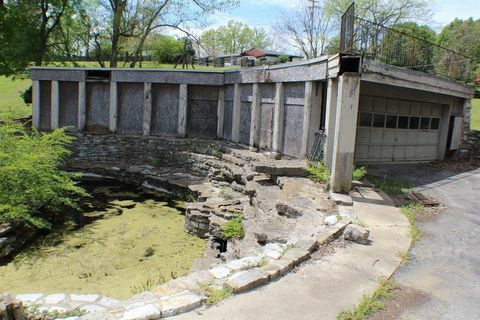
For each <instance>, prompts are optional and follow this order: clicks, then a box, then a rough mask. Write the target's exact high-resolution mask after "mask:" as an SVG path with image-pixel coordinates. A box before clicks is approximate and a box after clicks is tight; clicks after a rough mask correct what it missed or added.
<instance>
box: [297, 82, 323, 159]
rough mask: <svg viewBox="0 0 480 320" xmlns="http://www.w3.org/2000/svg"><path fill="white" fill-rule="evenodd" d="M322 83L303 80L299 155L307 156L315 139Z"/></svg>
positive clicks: (320, 107)
mask: <svg viewBox="0 0 480 320" xmlns="http://www.w3.org/2000/svg"><path fill="white" fill-rule="evenodd" d="M321 86H322V83H319V82H313V81H306V82H305V103H304V109H303V137H302V149H301V157H302V158H307V157H308V155H309V153H310V151H311V149H312V147H313V142H314V140H315V131H317V130H318V129H320V118H321V113H322V87H321Z"/></svg>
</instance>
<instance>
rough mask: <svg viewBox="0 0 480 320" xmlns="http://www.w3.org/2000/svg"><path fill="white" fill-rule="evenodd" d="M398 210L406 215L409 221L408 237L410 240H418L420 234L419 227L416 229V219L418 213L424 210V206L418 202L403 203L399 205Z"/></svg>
mask: <svg viewBox="0 0 480 320" xmlns="http://www.w3.org/2000/svg"><path fill="white" fill-rule="evenodd" d="M400 211H401V212H402V213H403V214H404V215H405V216H406V217H407V219H408V221H409V222H410V231H409V234H410V239H411V240H412V242H415V241H417V240H419V239H420V238H421V236H422V233H421V232H420V229H418V226H417V223H416V220H417V218H418V216H419V215H421V214H422V213H423V212H424V211H425V207H424V206H422V205H421V204H418V203H412V202H409V203H405V204H403V205H402V206H401V207H400Z"/></svg>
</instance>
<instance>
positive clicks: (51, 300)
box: [43, 293, 67, 304]
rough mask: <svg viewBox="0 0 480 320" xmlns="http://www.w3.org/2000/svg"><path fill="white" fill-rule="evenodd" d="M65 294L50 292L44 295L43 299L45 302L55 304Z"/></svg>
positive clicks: (61, 299)
mask: <svg viewBox="0 0 480 320" xmlns="http://www.w3.org/2000/svg"><path fill="white" fill-rule="evenodd" d="M66 297H67V296H66V295H65V294H64V293H57V294H51V295H49V296H46V297H45V298H44V299H43V300H44V301H45V303H47V304H57V303H59V302H61V301H63V300H64V299H65V298H66Z"/></svg>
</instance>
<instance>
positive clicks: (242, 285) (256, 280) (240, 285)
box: [225, 269, 269, 293]
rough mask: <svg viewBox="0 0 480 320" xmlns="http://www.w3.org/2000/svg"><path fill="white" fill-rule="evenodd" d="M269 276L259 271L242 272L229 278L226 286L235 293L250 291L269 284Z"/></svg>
mask: <svg viewBox="0 0 480 320" xmlns="http://www.w3.org/2000/svg"><path fill="white" fill-rule="evenodd" d="M268 278H269V275H268V274H267V273H265V272H263V271H261V270H259V269H250V270H246V271H240V272H237V273H235V274H234V275H233V276H231V277H230V278H228V280H227V282H226V283H225V285H226V286H227V287H229V288H231V289H232V290H233V292H234V293H237V292H242V291H246V290H250V289H252V288H255V287H258V286H260V285H262V284H265V283H267V281H268Z"/></svg>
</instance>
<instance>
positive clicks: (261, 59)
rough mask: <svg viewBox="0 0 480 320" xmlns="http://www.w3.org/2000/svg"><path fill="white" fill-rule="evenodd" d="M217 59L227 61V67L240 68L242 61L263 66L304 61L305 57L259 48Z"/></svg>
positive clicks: (221, 56)
mask: <svg viewBox="0 0 480 320" xmlns="http://www.w3.org/2000/svg"><path fill="white" fill-rule="evenodd" d="M280 57H285V60H284V61H280V60H281V59H280ZM217 58H220V59H222V61H225V66H240V65H242V59H243V60H244V63H245V60H248V61H249V62H250V63H249V65H252V66H253V65H262V64H277V63H281V62H291V61H299V60H302V59H303V56H300V55H295V54H290V53H284V52H275V51H270V50H263V49H258V48H251V49H249V50H247V51H244V52H242V53H235V54H226V55H220V56H218V57H217Z"/></svg>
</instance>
